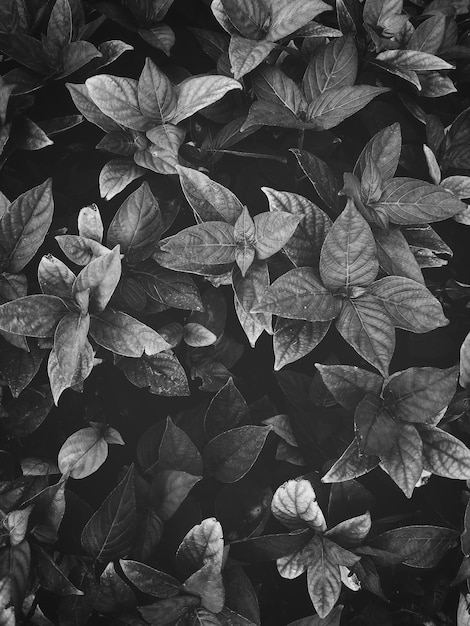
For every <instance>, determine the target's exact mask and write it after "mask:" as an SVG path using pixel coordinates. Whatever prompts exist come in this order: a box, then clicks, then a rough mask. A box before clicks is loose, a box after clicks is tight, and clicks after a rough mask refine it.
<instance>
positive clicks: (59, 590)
mask: <svg viewBox="0 0 470 626" xmlns="http://www.w3.org/2000/svg"><path fill="white" fill-rule="evenodd" d="M36 558H37V570H38V577H39V582H40V584H41V587H43V588H44V589H46V590H47V591H50V592H51V593H55V594H57V595H60V596H83V595H84V593H83V591H81V590H80V589H77V587H75V585H74V584H73V583H72V582H70V580H69V579H68V578H67V576H66V574H65V573H64V572H63V571H62V570H61V568H60V567H59V566H58V565H57V563H56V562H55V561H53V559H52V558H51V557H50V556H49V555H48V554H47V552H45V551H44V550H42V549H38V550H37V552H36Z"/></svg>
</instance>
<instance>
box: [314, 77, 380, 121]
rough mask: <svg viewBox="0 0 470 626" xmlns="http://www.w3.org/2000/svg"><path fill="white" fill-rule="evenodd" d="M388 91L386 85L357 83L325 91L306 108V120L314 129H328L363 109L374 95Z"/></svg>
mask: <svg viewBox="0 0 470 626" xmlns="http://www.w3.org/2000/svg"><path fill="white" fill-rule="evenodd" d="M387 91H389V89H388V88H387V87H372V86H370V85H357V86H355V87H338V88H336V89H331V90H329V91H325V92H324V93H322V94H321V95H320V96H318V97H317V98H315V99H314V100H313V101H312V102H311V103H310V105H309V107H308V109H307V120H308V122H309V124H311V128H313V129H314V130H328V129H329V128H334V127H335V126H338V124H340V123H341V122H342V121H344V120H345V119H346V118H348V117H351V115H354V113H357V112H358V111H360V110H361V109H363V108H364V107H365V106H366V105H367V104H369V102H370V101H371V100H373V99H374V98H375V97H377V96H379V95H381V94H383V93H386V92H387Z"/></svg>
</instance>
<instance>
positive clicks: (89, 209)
mask: <svg viewBox="0 0 470 626" xmlns="http://www.w3.org/2000/svg"><path fill="white" fill-rule="evenodd" d="M78 234H79V236H80V237H85V238H86V239H93V240H94V241H97V242H98V243H101V241H102V239H103V220H102V219H101V214H100V210H99V209H98V207H97V206H96V204H90V205H89V206H86V207H83V209H81V210H80V213H79V214H78Z"/></svg>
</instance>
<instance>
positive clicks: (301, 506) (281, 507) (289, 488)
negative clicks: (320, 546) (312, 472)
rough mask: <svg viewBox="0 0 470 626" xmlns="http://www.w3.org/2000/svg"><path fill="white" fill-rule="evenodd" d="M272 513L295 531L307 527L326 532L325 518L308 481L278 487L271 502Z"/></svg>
mask: <svg viewBox="0 0 470 626" xmlns="http://www.w3.org/2000/svg"><path fill="white" fill-rule="evenodd" d="M271 511H272V514H273V515H274V517H275V518H276V519H278V520H279V521H280V522H281V523H282V524H284V526H286V527H287V528H291V529H293V530H295V529H297V528H304V527H305V525H307V526H308V527H309V528H312V529H313V530H316V531H318V532H323V531H325V530H326V522H325V517H324V515H323V513H322V510H321V509H320V506H319V504H318V502H317V496H316V494H315V491H314V489H313V487H312V484H311V483H310V481H308V480H305V479H297V480H288V481H287V482H285V483H283V484H282V485H281V486H280V487H278V488H277V489H276V492H275V494H274V496H273V499H272V502H271Z"/></svg>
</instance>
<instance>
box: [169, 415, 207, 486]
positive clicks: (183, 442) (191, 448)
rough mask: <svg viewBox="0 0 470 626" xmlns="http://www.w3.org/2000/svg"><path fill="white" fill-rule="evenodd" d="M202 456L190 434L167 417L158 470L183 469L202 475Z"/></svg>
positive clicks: (189, 472) (194, 474)
mask: <svg viewBox="0 0 470 626" xmlns="http://www.w3.org/2000/svg"><path fill="white" fill-rule="evenodd" d="M203 469H204V468H203V464H202V458H201V455H200V454H199V450H198V449H197V448H196V446H195V445H194V443H193V442H192V441H191V439H190V438H189V437H188V435H187V434H186V433H185V432H184V430H181V428H179V427H178V426H176V425H175V424H174V423H173V422H172V420H171V418H169V417H167V418H166V427H165V430H164V432H163V436H162V440H161V443H160V447H159V450H158V470H182V471H184V472H187V473H188V474H192V475H193V476H202V473H203Z"/></svg>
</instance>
